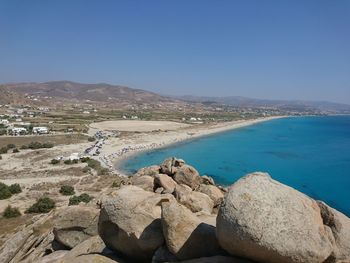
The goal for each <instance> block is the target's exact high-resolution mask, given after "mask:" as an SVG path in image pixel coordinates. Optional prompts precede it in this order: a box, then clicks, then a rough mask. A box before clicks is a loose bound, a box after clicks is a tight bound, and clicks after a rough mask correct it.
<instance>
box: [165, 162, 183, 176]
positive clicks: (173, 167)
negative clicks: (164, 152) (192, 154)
mask: <svg viewBox="0 0 350 263" xmlns="http://www.w3.org/2000/svg"><path fill="white" fill-rule="evenodd" d="M184 164H185V161H184V160H182V159H176V158H175V157H172V158H168V159H166V160H164V162H163V163H162V164H161V165H160V172H161V173H162V174H167V175H169V176H173V175H174V174H175V173H176V171H177V169H178V168H180V167H182V166H183V165H184Z"/></svg>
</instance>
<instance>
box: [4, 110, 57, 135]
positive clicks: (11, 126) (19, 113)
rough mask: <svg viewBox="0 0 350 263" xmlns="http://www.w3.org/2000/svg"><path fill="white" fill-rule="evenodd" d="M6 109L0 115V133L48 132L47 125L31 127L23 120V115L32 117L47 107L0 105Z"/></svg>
mask: <svg viewBox="0 0 350 263" xmlns="http://www.w3.org/2000/svg"><path fill="white" fill-rule="evenodd" d="M0 106H1V108H5V109H6V113H5V112H4V111H3V112H4V114H1V115H0V134H1V135H13V136H18V135H26V134H48V133H50V130H49V128H48V127H44V126H38V127H33V125H32V124H31V123H30V122H24V121H23V120H22V118H23V117H26V118H34V117H36V116H37V115H40V114H42V113H43V112H48V111H49V108H47V107H39V108H36V109H34V108H32V107H30V106H24V107H12V106H10V105H0Z"/></svg>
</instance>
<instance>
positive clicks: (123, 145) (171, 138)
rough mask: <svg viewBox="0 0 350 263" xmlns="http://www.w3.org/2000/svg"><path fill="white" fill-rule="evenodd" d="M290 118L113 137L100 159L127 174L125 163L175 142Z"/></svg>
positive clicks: (277, 117)
mask: <svg viewBox="0 0 350 263" xmlns="http://www.w3.org/2000/svg"><path fill="white" fill-rule="evenodd" d="M287 117H289V116H273V117H262V118H257V119H251V120H238V121H232V122H222V123H217V124H211V125H210V124H209V125H204V126H197V125H193V126H190V127H187V128H184V129H176V130H170V131H158V132H151V133H136V134H133V136H131V137H127V138H111V139H109V140H107V141H106V144H105V145H104V146H103V148H102V149H101V157H99V160H100V161H101V162H102V163H103V164H104V165H105V166H106V167H108V168H109V169H110V170H111V171H113V172H115V173H117V174H119V175H125V174H124V172H123V170H122V169H121V166H122V164H123V162H124V161H126V160H127V159H128V158H131V157H132V156H134V155H136V154H140V153H142V152H147V151H153V150H158V149H161V148H166V147H171V146H172V145H173V144H176V143H180V142H181V143H182V142H185V141H188V140H191V139H197V138H200V137H204V136H209V135H213V134H217V133H221V132H226V131H230V130H234V129H239V128H243V127H247V126H251V125H254V124H258V123H262V122H266V121H270V120H275V119H281V118H287Z"/></svg>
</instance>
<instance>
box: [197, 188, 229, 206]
mask: <svg viewBox="0 0 350 263" xmlns="http://www.w3.org/2000/svg"><path fill="white" fill-rule="evenodd" d="M199 191H200V192H201V193H203V194H206V195H207V196H209V197H210V198H211V200H213V202H214V207H217V206H219V205H220V204H221V203H222V200H223V199H224V194H223V192H222V191H221V190H220V189H219V188H218V187H216V186H215V185H210V184H209V185H207V184H201V185H200V188H199Z"/></svg>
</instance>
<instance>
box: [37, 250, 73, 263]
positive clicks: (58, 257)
mask: <svg viewBox="0 0 350 263" xmlns="http://www.w3.org/2000/svg"><path fill="white" fill-rule="evenodd" d="M68 253H69V250H57V251H55V252H52V253H51V254H48V255H45V256H44V257H42V258H40V259H37V260H36V263H62V258H63V257H64V256H66V255H67V254H68Z"/></svg>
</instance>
